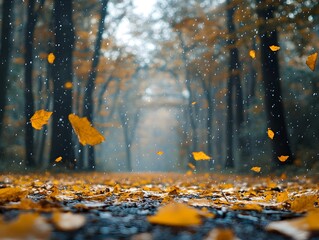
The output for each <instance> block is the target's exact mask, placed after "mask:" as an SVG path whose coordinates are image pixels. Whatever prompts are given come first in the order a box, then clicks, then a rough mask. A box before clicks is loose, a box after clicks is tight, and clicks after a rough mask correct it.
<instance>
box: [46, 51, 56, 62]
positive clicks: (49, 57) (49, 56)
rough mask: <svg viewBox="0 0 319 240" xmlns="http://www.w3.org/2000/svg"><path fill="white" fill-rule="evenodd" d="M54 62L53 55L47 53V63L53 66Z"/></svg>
mask: <svg viewBox="0 0 319 240" xmlns="http://www.w3.org/2000/svg"><path fill="white" fill-rule="evenodd" d="M54 60H55V56H54V54H53V53H49V55H48V62H49V63H51V64H53V63H54Z"/></svg>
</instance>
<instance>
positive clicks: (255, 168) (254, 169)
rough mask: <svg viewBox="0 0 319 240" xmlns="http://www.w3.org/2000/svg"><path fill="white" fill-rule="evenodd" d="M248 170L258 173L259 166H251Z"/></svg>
mask: <svg viewBox="0 0 319 240" xmlns="http://www.w3.org/2000/svg"><path fill="white" fill-rule="evenodd" d="M250 170H252V171H254V172H257V173H258V172H260V170H261V167H252V168H251V169H250Z"/></svg>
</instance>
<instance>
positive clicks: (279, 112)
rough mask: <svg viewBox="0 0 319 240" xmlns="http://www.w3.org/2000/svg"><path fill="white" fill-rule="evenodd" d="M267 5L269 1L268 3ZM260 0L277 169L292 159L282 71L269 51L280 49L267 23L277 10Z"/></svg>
mask: <svg viewBox="0 0 319 240" xmlns="http://www.w3.org/2000/svg"><path fill="white" fill-rule="evenodd" d="M266 2H267V1H266ZM266 2H264V1H260V0H257V1H256V3H257V5H258V6H257V7H258V8H257V13H258V16H259V18H260V25H259V29H258V31H259V37H260V50H261V57H260V61H261V66H262V81H263V84H264V91H265V106H266V115H267V126H268V127H269V128H270V129H271V130H272V131H274V133H275V137H274V139H273V140H272V149H273V150H272V154H273V163H274V165H275V166H278V165H285V164H289V163H290V164H291V163H292V162H293V155H292V152H291V149H290V144H289V140H288V134H287V126H286V121H285V112H284V107H283V102H282V99H283V98H282V92H281V85H280V71H279V62H278V55H277V54H278V53H277V52H273V51H271V50H270V48H269V46H271V45H275V46H278V45H279V44H278V34H277V29H276V27H275V26H273V27H269V26H268V23H269V22H272V21H273V19H274V17H275V16H274V14H275V11H276V6H275V5H274V4H267V3H266ZM281 155H284V156H289V158H288V160H287V161H286V162H284V163H282V162H280V161H278V157H279V156H281Z"/></svg>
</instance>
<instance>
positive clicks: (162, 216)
mask: <svg viewBox="0 0 319 240" xmlns="http://www.w3.org/2000/svg"><path fill="white" fill-rule="evenodd" d="M147 220H148V221H149V222H150V223H154V224H162V225H168V226H178V227H187V226H192V225H199V224H201V222H202V221H201V218H200V215H199V213H198V211H197V210H196V209H195V208H192V207H189V206H188V205H186V204H184V203H170V204H168V205H166V206H164V207H161V208H159V210H158V212H157V213H156V214H155V215H154V216H149V217H147Z"/></svg>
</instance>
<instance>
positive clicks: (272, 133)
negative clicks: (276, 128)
mask: <svg viewBox="0 0 319 240" xmlns="http://www.w3.org/2000/svg"><path fill="white" fill-rule="evenodd" d="M267 134H268V137H269V138H270V139H274V136H275V133H274V132H273V131H272V130H271V129H270V128H268V130H267Z"/></svg>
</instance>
